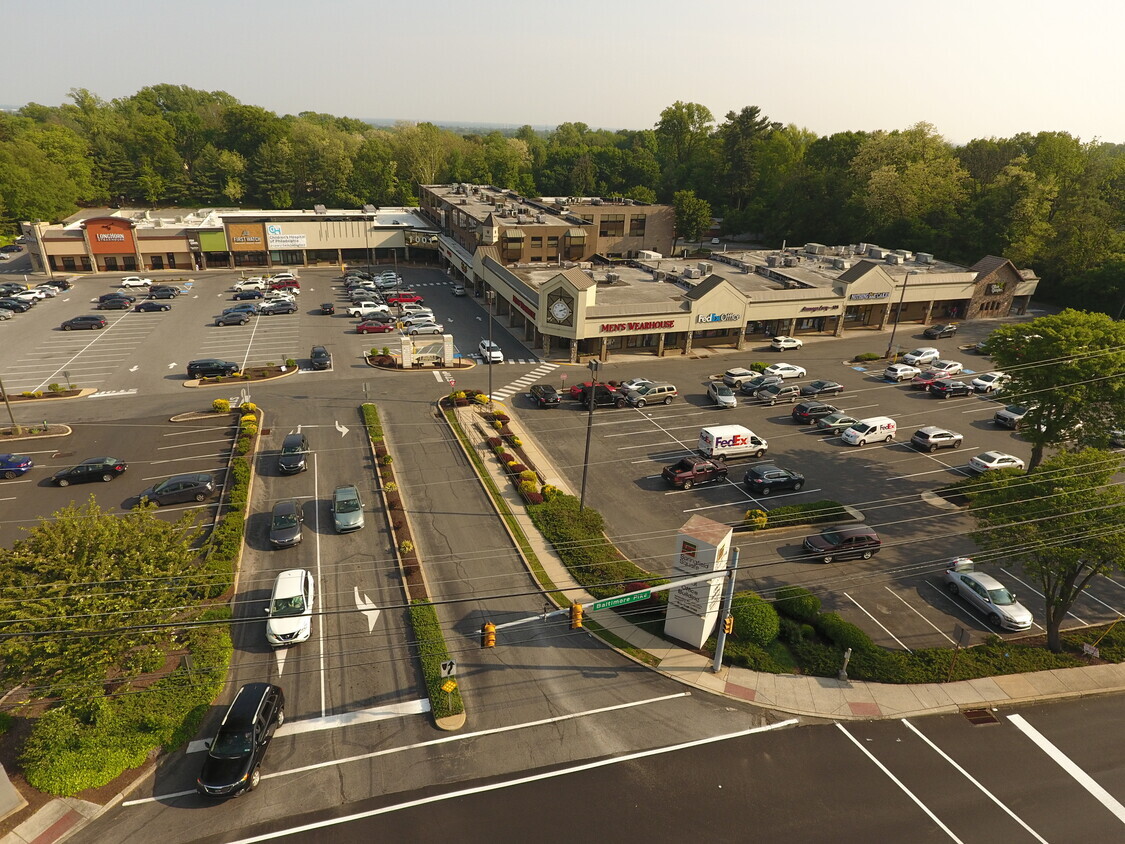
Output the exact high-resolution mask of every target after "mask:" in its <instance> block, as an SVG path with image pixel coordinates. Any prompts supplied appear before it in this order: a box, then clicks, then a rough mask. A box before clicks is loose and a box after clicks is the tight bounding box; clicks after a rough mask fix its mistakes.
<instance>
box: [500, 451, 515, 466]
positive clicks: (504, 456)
mask: <svg viewBox="0 0 1125 844" xmlns="http://www.w3.org/2000/svg"><path fill="white" fill-rule="evenodd" d="M496 456H497V457H498V458H500V462H501V463H503V464H504V465H505V466H507V465H508V464H509V463H512V462H514V461H515V459H516V456H515V455H514V454H509V453H508V452H506V451H501V452H500V453H499V454H497V455H496Z"/></svg>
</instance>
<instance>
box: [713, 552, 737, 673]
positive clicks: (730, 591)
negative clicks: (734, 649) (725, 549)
mask: <svg viewBox="0 0 1125 844" xmlns="http://www.w3.org/2000/svg"><path fill="white" fill-rule="evenodd" d="M730 557H731V564H730V568H729V569H727V583H726V589H725V590H723V606H722V609H720V610H719V635H718V638H717V639H716V640H715V661H714V662H713V663H711V673H712V674H718V673H719V671H721V670H722V667H723V648H724V647H726V644H727V627H726V623H727V618H728V617H729V616H730V606H731V603H732V602H733V601H734V581H735V579H736V578H737V577H738V549H737V548H732V549H731V552H730Z"/></svg>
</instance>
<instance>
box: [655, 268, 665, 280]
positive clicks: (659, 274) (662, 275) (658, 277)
mask: <svg viewBox="0 0 1125 844" xmlns="http://www.w3.org/2000/svg"><path fill="white" fill-rule="evenodd" d="M667 275H668V274H667V273H666V272H664V270H655V271H654V272H653V274H652V280H653V281H664V278H665V277H666V276H667Z"/></svg>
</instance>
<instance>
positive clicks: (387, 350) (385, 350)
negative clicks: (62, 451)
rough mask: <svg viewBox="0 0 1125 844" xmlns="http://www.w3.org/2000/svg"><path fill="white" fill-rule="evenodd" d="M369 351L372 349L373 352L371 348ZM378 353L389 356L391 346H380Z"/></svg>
mask: <svg viewBox="0 0 1125 844" xmlns="http://www.w3.org/2000/svg"><path fill="white" fill-rule="evenodd" d="M371 351H373V352H374V351H375V350H374V349H372V350H371ZM379 354H381V355H383V356H384V357H390V356H391V347H390V346H384V347H383V348H382V349H381V350H380V351H379Z"/></svg>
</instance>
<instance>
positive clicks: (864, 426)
mask: <svg viewBox="0 0 1125 844" xmlns="http://www.w3.org/2000/svg"><path fill="white" fill-rule="evenodd" d="M896 431H898V425H896V424H895V420H893V419H891V417H889V416H872V417H871V418H870V419H860V420H859V421H858V422H856V423H855V424H854V425H852V426H851V427H850V428H845V429H844V430H843V432H842V433H841V434H840V439H842V440H843V441H844V442H846V443H847V444H848V445H867V443H870V442H876V441H878V440H883V441H884V442H890V441H891V440H893V439H894V438H895V432H896Z"/></svg>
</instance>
